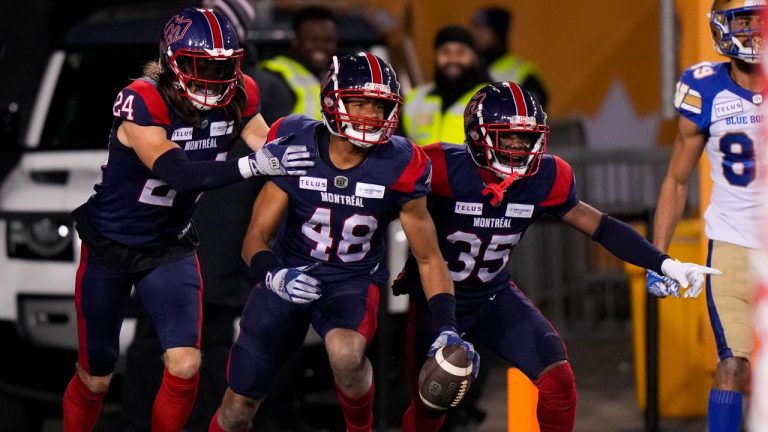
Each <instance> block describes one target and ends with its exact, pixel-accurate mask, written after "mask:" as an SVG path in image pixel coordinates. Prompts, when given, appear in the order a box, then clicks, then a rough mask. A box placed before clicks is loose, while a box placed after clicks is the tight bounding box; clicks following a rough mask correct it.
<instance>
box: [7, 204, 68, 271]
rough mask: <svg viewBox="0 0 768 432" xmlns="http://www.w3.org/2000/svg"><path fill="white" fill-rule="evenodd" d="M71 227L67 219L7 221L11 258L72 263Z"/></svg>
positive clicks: (47, 217) (34, 217)
mask: <svg viewBox="0 0 768 432" xmlns="http://www.w3.org/2000/svg"><path fill="white" fill-rule="evenodd" d="M72 234H73V227H72V221H71V219H70V218H69V215H61V216H52V215H40V216H38V215H28V216H26V215H25V216H14V217H10V218H8V220H7V236H6V239H7V241H6V242H7V248H8V256H9V257H10V258H24V259H40V260H55V261H72V260H73V259H74V247H73V245H72V240H73V235H72Z"/></svg>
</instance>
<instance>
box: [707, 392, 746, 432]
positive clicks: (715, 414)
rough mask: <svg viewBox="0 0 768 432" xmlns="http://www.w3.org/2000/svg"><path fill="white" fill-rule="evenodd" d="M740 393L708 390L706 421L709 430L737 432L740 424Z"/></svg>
mask: <svg viewBox="0 0 768 432" xmlns="http://www.w3.org/2000/svg"><path fill="white" fill-rule="evenodd" d="M741 405H742V395H741V393H739V392H735V391H728V390H716V389H712V390H710V391H709V409H708V410H707V423H708V424H709V431H710V432H737V431H738V430H739V426H740V425H741Z"/></svg>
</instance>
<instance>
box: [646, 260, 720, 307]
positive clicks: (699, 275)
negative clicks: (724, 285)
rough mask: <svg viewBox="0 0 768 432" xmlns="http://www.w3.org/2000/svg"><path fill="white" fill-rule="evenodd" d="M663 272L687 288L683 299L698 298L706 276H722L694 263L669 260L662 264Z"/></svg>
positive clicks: (715, 270)
mask: <svg viewBox="0 0 768 432" xmlns="http://www.w3.org/2000/svg"><path fill="white" fill-rule="evenodd" d="M661 271H662V272H663V273H664V276H668V277H669V278H671V279H672V280H674V281H675V282H677V283H678V284H680V287H681V288H687V290H686V291H685V294H684V295H683V297H686V298H688V297H690V298H696V297H698V296H699V294H700V293H701V288H702V286H703V285H704V279H705V277H706V275H708V274H710V275H717V276H719V275H721V274H723V273H722V272H721V271H720V270H718V269H715V268H711V267H706V266H703V265H698V264H693V263H683V262H680V261H678V260H673V259H671V258H667V259H665V260H664V262H662V263H661Z"/></svg>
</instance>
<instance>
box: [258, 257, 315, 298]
mask: <svg viewBox="0 0 768 432" xmlns="http://www.w3.org/2000/svg"><path fill="white" fill-rule="evenodd" d="M319 266H320V263H314V264H310V265H306V266H301V267H290V268H280V267H275V268H273V269H272V270H270V271H268V272H267V274H266V276H265V277H264V285H266V286H267V288H269V289H271V290H272V291H274V292H275V294H277V295H279V296H280V297H281V298H282V299H283V300H287V301H289V302H291V303H299V304H301V303H309V302H311V301H314V300H317V299H319V298H320V295H321V294H322V292H321V291H320V281H319V280H317V279H316V278H314V277H312V276H310V275H309V274H308V273H309V272H311V271H312V270H314V269H316V268H317V267H319Z"/></svg>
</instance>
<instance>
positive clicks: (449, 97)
mask: <svg viewBox="0 0 768 432" xmlns="http://www.w3.org/2000/svg"><path fill="white" fill-rule="evenodd" d="M487 82H488V77H487V75H486V74H485V72H483V70H482V68H481V66H480V60H479V57H478V53H477V49H476V48H475V43H474V41H473V39H472V35H471V34H470V33H469V31H468V30H466V29H465V28H463V27H459V26H448V27H444V28H442V29H441V30H440V31H438V32H437V35H436V36H435V79H434V82H430V83H427V84H424V85H421V86H418V87H416V88H414V89H413V90H411V91H410V92H409V93H408V94H407V95H406V96H405V104H404V105H403V114H402V123H403V132H404V133H405V135H406V136H407V137H408V138H410V139H411V140H413V141H414V142H415V143H416V144H418V145H427V144H431V143H433V142H438V141H442V142H450V143H462V142H464V107H465V106H466V105H467V103H468V102H469V100H470V99H471V98H472V95H474V94H475V92H477V90H479V89H480V88H481V87H482V86H483V85H485V84H486V83H487Z"/></svg>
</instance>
